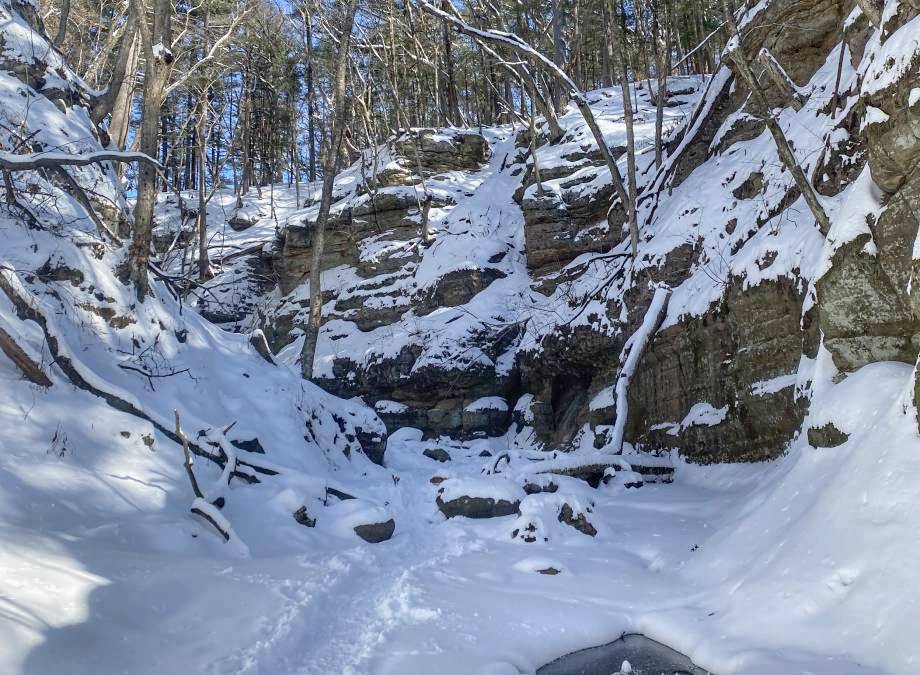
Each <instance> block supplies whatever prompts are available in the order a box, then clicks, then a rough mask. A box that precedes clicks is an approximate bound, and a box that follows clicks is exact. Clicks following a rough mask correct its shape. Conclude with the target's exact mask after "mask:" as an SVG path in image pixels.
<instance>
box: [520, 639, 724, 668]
mask: <svg viewBox="0 0 920 675" xmlns="http://www.w3.org/2000/svg"><path fill="white" fill-rule="evenodd" d="M624 661H628V662H629V665H630V667H631V672H632V675H710V673H709V671H708V670H703V669H702V668H697V667H696V666H695V665H693V663H692V662H691V661H690V659H688V658H687V657H686V656H684V655H683V654H681V653H679V652H676V651H674V650H673V649H671V648H670V647H666V646H665V645H663V644H661V643H660V642H655V641H654V640H650V639H649V638H647V637H645V636H644V635H638V634H630V635H624V636H623V637H621V638H620V639H619V640H616V641H614V642H611V643H609V644H606V645H601V646H600V647H592V648H590V649H582V650H581V651H577V652H573V653H572V654H567V655H566V656H563V657H561V658H559V659H556V660H555V661H553V662H552V663H549V664H547V665H545V666H543V667H542V668H540V669H539V670H538V671H537V675H610V674H611V673H616V672H618V671H619V670H620V667H621V666H622V665H623V662H624Z"/></svg>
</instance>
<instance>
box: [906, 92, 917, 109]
mask: <svg viewBox="0 0 920 675" xmlns="http://www.w3.org/2000/svg"><path fill="white" fill-rule="evenodd" d="M917 103H920V87H914V88H913V89H911V90H910V93H909V94H908V95H907V107H908V108H913V107H914V106H915V105H917Z"/></svg>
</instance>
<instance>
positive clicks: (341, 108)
mask: <svg viewBox="0 0 920 675" xmlns="http://www.w3.org/2000/svg"><path fill="white" fill-rule="evenodd" d="M357 8H358V0H345V2H344V3H343V4H342V10H341V11H342V16H341V24H340V26H339V28H340V30H339V44H338V47H337V49H336V52H335V60H334V64H333V73H334V81H333V91H332V103H333V106H334V107H335V110H334V111H333V118H332V133H331V134H330V137H329V147H328V149H327V152H326V154H325V156H324V157H323V192H322V197H321V200H320V206H319V213H318V214H317V217H316V225H315V229H314V232H313V242H312V247H313V250H312V258H311V262H310V318H309V322H308V323H307V326H306V330H305V331H304V343H303V347H302V348H301V352H300V359H301V372H302V373H303V376H304V377H306V378H308V379H312V378H313V360H314V357H315V356H316V342H317V339H318V338H319V329H320V326H321V325H322V320H323V289H322V261H323V248H324V247H325V239H326V222H327V221H328V220H329V211H330V209H331V208H332V188H333V186H334V184H335V174H336V169H337V165H338V159H339V151H340V149H341V145H342V138H343V136H344V133H345V122H346V119H347V112H348V109H347V106H346V101H345V75H346V72H347V70H348V58H349V55H348V49H349V45H350V44H351V33H352V29H353V26H354V21H355V12H356V11H357Z"/></svg>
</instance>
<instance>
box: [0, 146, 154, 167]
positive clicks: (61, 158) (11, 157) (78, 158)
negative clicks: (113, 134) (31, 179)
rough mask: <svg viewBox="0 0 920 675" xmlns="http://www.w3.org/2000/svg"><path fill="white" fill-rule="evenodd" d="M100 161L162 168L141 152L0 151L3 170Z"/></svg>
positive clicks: (0, 165)
mask: <svg viewBox="0 0 920 675" xmlns="http://www.w3.org/2000/svg"><path fill="white" fill-rule="evenodd" d="M102 162H146V163H147V164H153V165H154V166H155V167H157V168H158V169H162V168H163V166H162V165H161V164H160V163H159V162H158V161H156V160H155V159H154V158H153V157H151V156H150V155H145V154H144V153H143V152H118V151H115V150H100V151H98V152H87V153H83V154H79V155H74V154H70V153H67V152H38V153H35V154H31V155H17V154H13V153H10V152H0V169H2V170H4V171H34V170H35V169H51V168H57V167H61V166H87V165H89V164H101V163H102Z"/></svg>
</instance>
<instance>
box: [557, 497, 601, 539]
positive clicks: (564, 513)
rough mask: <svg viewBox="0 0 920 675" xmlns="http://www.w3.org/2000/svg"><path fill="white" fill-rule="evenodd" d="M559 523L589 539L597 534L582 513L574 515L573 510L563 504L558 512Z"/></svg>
mask: <svg viewBox="0 0 920 675" xmlns="http://www.w3.org/2000/svg"><path fill="white" fill-rule="evenodd" d="M559 522H560V523H565V524H566V525H570V526H572V527H574V528H575V529H576V530H578V531H579V532H581V533H582V534H586V535H588V536H589V537H593V536H595V535H596V534H597V530H596V529H595V528H594V525H592V524H591V522H590V521H589V520H588V517H587V516H586V515H585V514H584V513H583V512H578V513H575V510H574V509H573V508H572V507H571V506H570V505H569V504H563V505H562V508H561V509H560V510H559Z"/></svg>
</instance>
